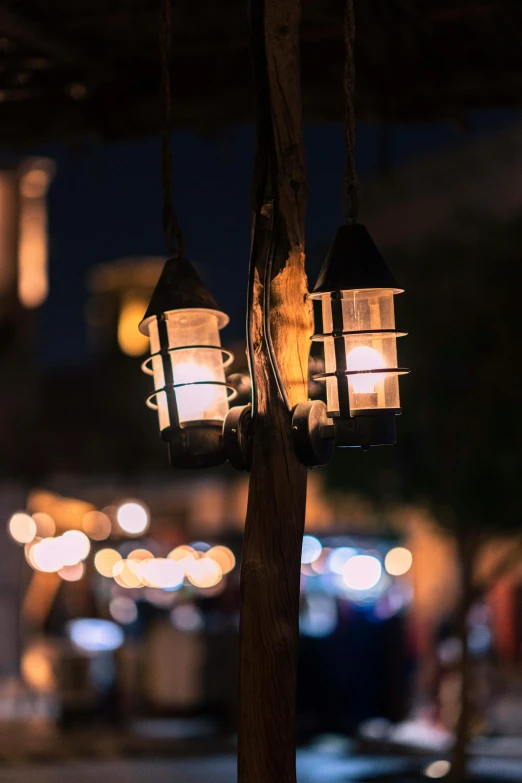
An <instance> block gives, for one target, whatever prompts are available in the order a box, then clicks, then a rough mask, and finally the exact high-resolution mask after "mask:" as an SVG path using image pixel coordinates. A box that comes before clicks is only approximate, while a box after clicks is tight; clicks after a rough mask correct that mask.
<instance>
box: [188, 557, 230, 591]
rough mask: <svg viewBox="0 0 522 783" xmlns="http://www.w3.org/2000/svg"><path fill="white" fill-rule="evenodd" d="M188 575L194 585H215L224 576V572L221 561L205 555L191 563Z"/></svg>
mask: <svg viewBox="0 0 522 783" xmlns="http://www.w3.org/2000/svg"><path fill="white" fill-rule="evenodd" d="M187 576H188V579H189V581H190V582H191V583H192V584H193V585H194V587H201V588H204V587H214V585H217V584H218V582H220V581H221V579H222V578H223V572H222V571H221V566H220V565H219V563H217V562H216V561H215V560H209V559H208V558H206V557H205V558H202V559H201V560H194V562H192V563H191V564H190V568H189V569H188V571H187Z"/></svg>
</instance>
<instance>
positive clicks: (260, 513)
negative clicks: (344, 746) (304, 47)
mask: <svg viewBox="0 0 522 783" xmlns="http://www.w3.org/2000/svg"><path fill="white" fill-rule="evenodd" d="M300 12H301V9H300V2H299V0H251V29H252V48H253V57H254V69H255V75H256V82H257V90H258V98H259V124H258V152H257V159H256V166H255V172H254V181H253V236H252V257H251V276H250V297H251V308H250V317H249V329H250V338H251V347H252V357H251V359H252V367H251V369H252V373H253V376H254V380H255V384H256V389H257V419H256V426H255V432H254V439H253V456H252V470H251V476H250V489H249V500H248V510H247V519H246V528H245V540H244V545H243V558H242V564H241V628H240V656H239V657H240V661H239V685H240V687H239V752H238V772H239V783H295V779H296V776H295V689H296V673H297V650H298V638H299V637H298V633H299V586H300V566H301V545H302V534H303V528H304V516H305V506H306V469H305V468H304V467H303V466H302V465H301V464H300V463H299V462H298V461H297V459H296V457H295V454H294V450H293V445H292V428H291V420H290V415H289V412H288V409H287V407H286V405H285V403H284V402H283V400H282V399H281V395H280V394H279V391H278V386H277V382H276V377H275V374H274V369H273V364H272V362H271V359H270V352H269V345H268V339H267V333H266V329H265V324H266V318H265V315H266V313H265V307H266V306H267V297H266V296H265V294H266V293H267V292H266V285H267V284H268V285H269V287H270V293H269V297H268V299H269V304H270V307H269V309H270V324H271V327H270V332H271V337H272V341H273V351H274V354H275V356H276V358H277V365H278V368H279V374H280V377H281V380H282V382H283V384H284V387H285V389H286V394H287V397H288V402H289V404H290V406H294V405H295V404H296V403H297V402H299V401H302V400H306V399H307V398H308V391H307V384H308V352H309V339H310V334H311V330H312V315H311V305H310V304H308V300H307V299H306V294H307V281H306V275H305V271H304V217H305V210H306V197H307V185H306V172H305V164H304V149H303V139H302V114H301V97H300V69H299V23H300ZM269 259H270V260H269ZM267 276H268V277H269V278H270V280H269V281H268V282H267V279H266V278H267Z"/></svg>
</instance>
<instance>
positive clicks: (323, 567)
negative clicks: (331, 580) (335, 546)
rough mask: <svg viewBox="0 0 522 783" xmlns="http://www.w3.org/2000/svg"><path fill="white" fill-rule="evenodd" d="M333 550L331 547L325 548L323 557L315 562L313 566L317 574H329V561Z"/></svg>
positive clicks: (322, 553)
mask: <svg viewBox="0 0 522 783" xmlns="http://www.w3.org/2000/svg"><path fill="white" fill-rule="evenodd" d="M331 551H332V549H331V547H329V546H325V547H323V551H322V552H321V556H320V557H318V558H317V560H314V562H313V563H312V564H311V568H312V570H313V571H314V572H315V573H316V574H321V575H323V574H327V573H328V571H329V570H330V569H329V566H328V561H329V559H330V553H331Z"/></svg>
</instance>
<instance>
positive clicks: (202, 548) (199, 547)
mask: <svg viewBox="0 0 522 783" xmlns="http://www.w3.org/2000/svg"><path fill="white" fill-rule="evenodd" d="M190 548H191V549H193V550H194V551H195V552H202V553H205V552H208V550H209V549H210V544H207V543H206V541H193V542H192V544H191V545H190Z"/></svg>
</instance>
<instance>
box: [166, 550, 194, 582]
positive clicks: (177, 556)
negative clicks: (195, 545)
mask: <svg viewBox="0 0 522 783" xmlns="http://www.w3.org/2000/svg"><path fill="white" fill-rule="evenodd" d="M167 557H168V559H169V560H175V561H176V562H177V563H179V565H180V567H181V568H182V569H183V573H184V575H185V576H187V574H188V572H189V570H190V567H191V565H192V563H193V562H194V560H198V559H199V552H196V551H195V550H194V549H192V547H191V546H177V547H176V548H175V549H173V550H172V552H169V554H168V556H167Z"/></svg>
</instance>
